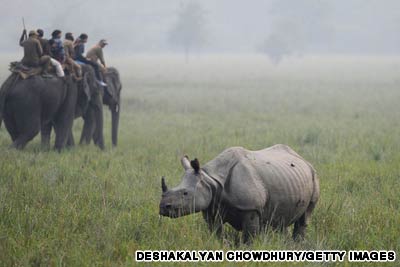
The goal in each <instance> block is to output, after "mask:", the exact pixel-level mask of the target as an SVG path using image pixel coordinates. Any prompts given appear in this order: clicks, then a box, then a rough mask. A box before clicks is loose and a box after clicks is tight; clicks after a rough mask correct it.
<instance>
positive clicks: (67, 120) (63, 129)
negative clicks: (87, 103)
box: [54, 112, 74, 152]
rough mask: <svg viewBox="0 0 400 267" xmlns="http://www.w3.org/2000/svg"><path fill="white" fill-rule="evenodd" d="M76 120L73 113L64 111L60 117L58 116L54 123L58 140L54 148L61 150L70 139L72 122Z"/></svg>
mask: <svg viewBox="0 0 400 267" xmlns="http://www.w3.org/2000/svg"><path fill="white" fill-rule="evenodd" d="M73 121H74V116H73V114H72V113H71V114H68V113H67V112H66V113H62V114H61V116H60V117H59V118H57V120H56V122H55V123H54V129H55V132H56V142H55V145H54V148H55V149H56V150H57V151H59V152H60V151H61V149H63V148H64V147H65V146H66V144H67V141H68V138H69V137H70V134H71V132H72V123H73Z"/></svg>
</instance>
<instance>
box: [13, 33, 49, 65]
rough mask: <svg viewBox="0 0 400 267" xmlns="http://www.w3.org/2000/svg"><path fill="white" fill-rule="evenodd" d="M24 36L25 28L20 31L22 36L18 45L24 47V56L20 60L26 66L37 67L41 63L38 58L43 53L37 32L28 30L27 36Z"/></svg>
mask: <svg viewBox="0 0 400 267" xmlns="http://www.w3.org/2000/svg"><path fill="white" fill-rule="evenodd" d="M25 37H26V30H24V31H23V32H22V36H21V38H20V39H19V45H20V46H22V47H23V48H24V57H23V58H22V60H21V62H22V64H24V65H25V66H27V67H33V68H35V67H39V66H40V65H41V64H40V63H41V62H40V58H41V57H42V54H43V49H42V46H41V45H40V42H39V40H38V33H37V32H36V31H30V32H29V37H28V38H27V39H25Z"/></svg>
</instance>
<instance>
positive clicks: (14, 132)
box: [3, 115, 19, 142]
mask: <svg viewBox="0 0 400 267" xmlns="http://www.w3.org/2000/svg"><path fill="white" fill-rule="evenodd" d="M3 120H4V125H5V126H6V129H7V131H8V133H9V134H10V136H11V140H12V141H13V142H14V141H15V140H16V139H17V138H18V135H19V133H18V128H17V123H16V122H15V120H14V118H12V117H11V116H9V115H6V116H4V117H3Z"/></svg>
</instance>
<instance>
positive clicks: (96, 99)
mask: <svg viewBox="0 0 400 267" xmlns="http://www.w3.org/2000/svg"><path fill="white" fill-rule="evenodd" d="M82 74H83V79H82V80H81V81H80V86H79V95H78V102H79V103H78V106H79V108H78V109H77V112H76V117H80V116H82V117H83V119H84V120H85V123H84V127H83V130H82V135H81V141H80V143H87V144H88V143H90V140H91V139H92V136H97V139H96V141H95V143H96V144H97V145H98V146H99V147H100V148H104V141H103V103H102V95H103V92H102V90H101V87H100V86H99V85H98V84H97V82H96V75H95V73H94V69H93V68H92V67H91V66H90V65H82Z"/></svg>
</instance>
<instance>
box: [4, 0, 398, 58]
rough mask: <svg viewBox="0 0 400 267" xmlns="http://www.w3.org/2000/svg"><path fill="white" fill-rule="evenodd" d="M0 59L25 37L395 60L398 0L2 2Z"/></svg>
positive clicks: (131, 49)
mask: <svg viewBox="0 0 400 267" xmlns="http://www.w3.org/2000/svg"><path fill="white" fill-rule="evenodd" d="M0 6H1V9H0V25H1V27H0V33H1V35H2V38H1V42H0V53H21V54H22V49H21V48H20V47H19V46H18V39H19V37H20V35H21V32H22V17H24V18H25V23H26V27H27V30H31V29H37V28H42V29H44V31H45V37H47V38H48V37H49V36H50V33H51V31H52V30H54V29H60V30H62V31H63V33H65V32H67V31H70V32H73V33H74V35H75V37H77V36H78V35H79V34H80V33H82V32H85V33H87V34H88V35H89V43H88V45H89V46H90V45H92V44H94V43H96V42H97V41H98V40H99V39H101V38H106V39H107V40H108V41H109V43H110V45H109V46H108V47H107V48H106V49H107V54H126V53H171V52H174V53H175V52H176V53H182V52H185V49H186V50H189V51H186V52H188V53H266V54H269V55H270V56H272V58H273V56H275V57H277V58H276V60H279V55H304V54H348V53H351V54H398V53H399V52H400V1H398V0H384V1H382V0H252V1H245V0H201V1H189V0H188V1H183V0H168V1H165V0H119V1H99V0H86V1H82V0H68V1H54V0H41V1H37V0H34V1H25V0H14V1H9V0H0Z"/></svg>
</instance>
